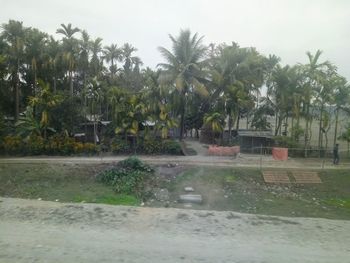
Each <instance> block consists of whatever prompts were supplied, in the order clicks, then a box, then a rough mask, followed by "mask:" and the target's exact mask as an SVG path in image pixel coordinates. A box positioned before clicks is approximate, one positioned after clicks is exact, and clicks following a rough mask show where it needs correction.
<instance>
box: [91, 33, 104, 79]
mask: <svg viewBox="0 0 350 263" xmlns="http://www.w3.org/2000/svg"><path fill="white" fill-rule="evenodd" d="M101 53H102V38H99V37H98V38H96V39H95V40H93V41H92V42H91V54H92V56H91V61H90V64H91V65H90V67H91V74H92V76H98V75H100V73H101V71H102V60H101Z"/></svg>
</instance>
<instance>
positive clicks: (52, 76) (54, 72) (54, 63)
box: [43, 36, 63, 93]
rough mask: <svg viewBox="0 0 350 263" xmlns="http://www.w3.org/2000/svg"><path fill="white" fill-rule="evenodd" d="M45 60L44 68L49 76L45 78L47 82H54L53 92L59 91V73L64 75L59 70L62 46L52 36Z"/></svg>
mask: <svg viewBox="0 0 350 263" xmlns="http://www.w3.org/2000/svg"><path fill="white" fill-rule="evenodd" d="M45 56H46V57H45V59H44V64H43V66H44V68H45V69H46V72H47V75H46V76H45V77H46V78H45V81H50V82H51V81H52V87H53V92H54V93H56V91H57V79H58V75H59V72H60V73H63V72H62V71H60V70H59V69H61V70H62V68H60V67H59V62H60V58H61V46H60V43H59V41H57V40H55V39H54V38H53V37H52V36H50V38H49V40H48V43H47V46H46V53H45Z"/></svg>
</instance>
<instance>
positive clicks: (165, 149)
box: [111, 137, 182, 155]
mask: <svg viewBox="0 0 350 263" xmlns="http://www.w3.org/2000/svg"><path fill="white" fill-rule="evenodd" d="M111 149H112V152H113V153H114V154H130V153H134V152H136V153H138V154H172V155H181V154H182V149H181V146H180V144H179V143H178V142H177V141H174V140H170V139H169V140H161V139H157V138H152V137H151V138H144V139H142V138H140V139H139V140H138V143H137V146H136V147H135V148H134V147H133V146H132V143H131V142H129V141H125V140H124V139H121V138H119V137H118V138H115V139H114V140H113V142H112V145H111Z"/></svg>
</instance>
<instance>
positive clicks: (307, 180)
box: [292, 171, 322, 184]
mask: <svg viewBox="0 0 350 263" xmlns="http://www.w3.org/2000/svg"><path fill="white" fill-rule="evenodd" d="M292 175H293V177H294V179H295V183H297V184H321V183H322V181H321V178H320V177H319V176H318V173H317V172H309V171H295V172H292Z"/></svg>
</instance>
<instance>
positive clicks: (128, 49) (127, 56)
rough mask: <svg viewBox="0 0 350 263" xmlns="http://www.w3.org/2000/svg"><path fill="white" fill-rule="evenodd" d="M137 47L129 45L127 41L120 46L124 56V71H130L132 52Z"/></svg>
mask: <svg viewBox="0 0 350 263" xmlns="http://www.w3.org/2000/svg"><path fill="white" fill-rule="evenodd" d="M136 51H137V49H136V48H135V47H133V46H132V45H130V44H129V43H125V44H124V45H123V47H122V53H123V58H124V71H125V72H130V71H131V66H132V59H133V56H132V53H133V52H136Z"/></svg>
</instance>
